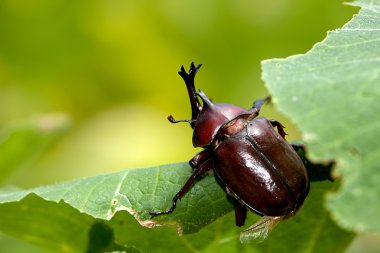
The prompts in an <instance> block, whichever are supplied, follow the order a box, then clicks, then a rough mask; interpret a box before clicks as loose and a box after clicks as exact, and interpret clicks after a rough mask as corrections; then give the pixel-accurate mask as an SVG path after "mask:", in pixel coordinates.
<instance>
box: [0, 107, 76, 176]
mask: <svg viewBox="0 0 380 253" xmlns="http://www.w3.org/2000/svg"><path fill="white" fill-rule="evenodd" d="M69 124H70V120H69V118H68V117H67V115H64V114H47V115H42V116H38V117H32V118H30V119H27V120H23V121H20V122H14V123H12V124H10V125H8V126H6V127H4V128H2V129H0V183H1V181H3V180H5V179H6V177H7V176H9V175H10V174H11V173H12V172H13V171H15V170H16V169H18V168H19V167H20V166H23V165H25V164H27V163H30V162H31V161H33V160H34V159H36V158H37V157H38V156H40V155H41V154H42V153H43V152H44V150H46V149H47V148H48V147H49V146H50V144H51V143H53V141H54V140H56V139H57V138H58V137H59V136H61V134H62V132H63V131H64V130H65V129H67V127H68V126H69Z"/></svg>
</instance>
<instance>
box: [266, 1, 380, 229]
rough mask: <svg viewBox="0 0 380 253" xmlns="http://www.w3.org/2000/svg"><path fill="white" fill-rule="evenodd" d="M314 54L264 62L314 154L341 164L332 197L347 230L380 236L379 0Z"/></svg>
mask: <svg viewBox="0 0 380 253" xmlns="http://www.w3.org/2000/svg"><path fill="white" fill-rule="evenodd" d="M352 5H355V6H360V7H361V8H362V9H361V10H360V12H359V14H358V15H357V16H355V17H354V18H353V19H352V20H351V21H350V22H349V23H347V24H346V25H345V26H344V27H343V28H342V29H338V30H335V31H331V32H329V33H328V36H327V38H326V39H325V40H323V41H322V42H320V43H317V44H316V45H315V46H314V47H313V48H312V49H311V50H310V51H309V52H307V53H306V54H303V55H296V56H292V57H289V58H287V59H275V60H268V61H264V62H263V65H262V66H263V79H264V80H265V82H266V85H267V87H268V89H269V90H270V92H271V94H272V96H273V101H274V103H276V104H277V106H278V108H279V109H280V110H281V111H282V112H283V113H284V114H286V115H287V116H288V117H289V118H290V119H292V120H293V121H294V122H295V123H296V125H297V126H298V127H299V129H300V130H301V132H302V134H303V137H304V140H305V142H306V143H307V147H308V150H309V153H310V156H311V157H312V158H313V159H315V160H335V161H336V165H337V173H338V174H339V175H340V176H341V178H342V184H341V187H340V189H339V190H338V191H337V192H335V193H334V194H330V195H329V197H328V199H327V206H328V209H329V210H330V211H331V212H332V215H333V218H334V219H335V220H336V221H337V222H338V223H339V224H340V225H342V226H343V227H345V228H349V229H352V230H355V231H357V232H362V231H377V232H380V220H379V219H378V218H376V217H377V216H378V215H379V213H380V202H379V201H378V200H379V196H380V184H379V182H380V173H379V168H380V160H379V159H378V157H379V154H380V145H379V140H380V131H379V127H380V118H379V117H378V115H379V112H380V103H379V100H380V85H379V84H380V75H379V74H380V57H379V52H380V1H378V0H372V1H370V0H361V1H356V2H354V3H352Z"/></svg>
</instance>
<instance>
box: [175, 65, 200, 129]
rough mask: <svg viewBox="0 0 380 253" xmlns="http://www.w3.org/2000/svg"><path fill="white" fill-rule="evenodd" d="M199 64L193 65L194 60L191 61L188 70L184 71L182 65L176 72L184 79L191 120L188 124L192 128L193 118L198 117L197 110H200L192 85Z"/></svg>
mask: <svg viewBox="0 0 380 253" xmlns="http://www.w3.org/2000/svg"><path fill="white" fill-rule="evenodd" d="M201 66H202V64H199V65H197V66H195V65H194V62H192V63H191V65H190V70H189V71H188V72H186V71H185V68H184V67H183V65H182V66H181V69H180V71H179V72H178V74H179V75H180V76H181V77H182V79H183V80H184V81H185V84H186V88H187V93H188V94H189V98H190V104H191V120H193V121H191V122H190V125H191V127H192V128H194V124H195V119H196V118H197V117H198V114H199V112H200V111H201V110H202V106H201V104H200V102H199V100H198V97H197V94H196V92H195V85H194V79H195V75H196V74H197V72H198V70H199V68H200V67H201Z"/></svg>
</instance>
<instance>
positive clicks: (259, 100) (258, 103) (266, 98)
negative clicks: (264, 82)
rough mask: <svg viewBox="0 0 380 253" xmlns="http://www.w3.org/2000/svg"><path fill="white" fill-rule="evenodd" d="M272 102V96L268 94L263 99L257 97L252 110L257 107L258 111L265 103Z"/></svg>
mask: <svg viewBox="0 0 380 253" xmlns="http://www.w3.org/2000/svg"><path fill="white" fill-rule="evenodd" d="M267 101H268V102H270V96H267V97H265V98H263V99H257V100H255V101H254V102H253V106H252V108H251V109H250V111H252V110H253V109H254V108H256V109H257V110H258V111H260V109H261V107H262V106H263V104H265V102H267Z"/></svg>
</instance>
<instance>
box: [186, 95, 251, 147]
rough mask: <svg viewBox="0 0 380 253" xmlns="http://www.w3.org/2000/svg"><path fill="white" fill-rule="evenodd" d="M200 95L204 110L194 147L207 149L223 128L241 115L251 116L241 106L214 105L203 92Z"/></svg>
mask: <svg viewBox="0 0 380 253" xmlns="http://www.w3.org/2000/svg"><path fill="white" fill-rule="evenodd" d="M198 95H199V96H200V97H201V98H202V101H203V108H202V110H201V111H200V112H199V115H198V117H197V119H196V122H195V126H194V132H193V145H194V147H206V146H208V145H210V144H211V142H212V141H213V140H214V137H215V135H216V134H217V133H218V131H219V129H220V128H221V127H222V126H224V125H225V124H227V123H228V122H230V121H231V120H232V119H234V118H236V117H238V116H240V115H243V114H246V115H249V114H251V112H250V111H248V110H246V109H244V108H242V107H240V106H236V105H231V104H224V103H213V102H211V101H210V100H209V99H208V98H207V96H206V95H205V94H204V93H203V92H202V91H199V93H198Z"/></svg>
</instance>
